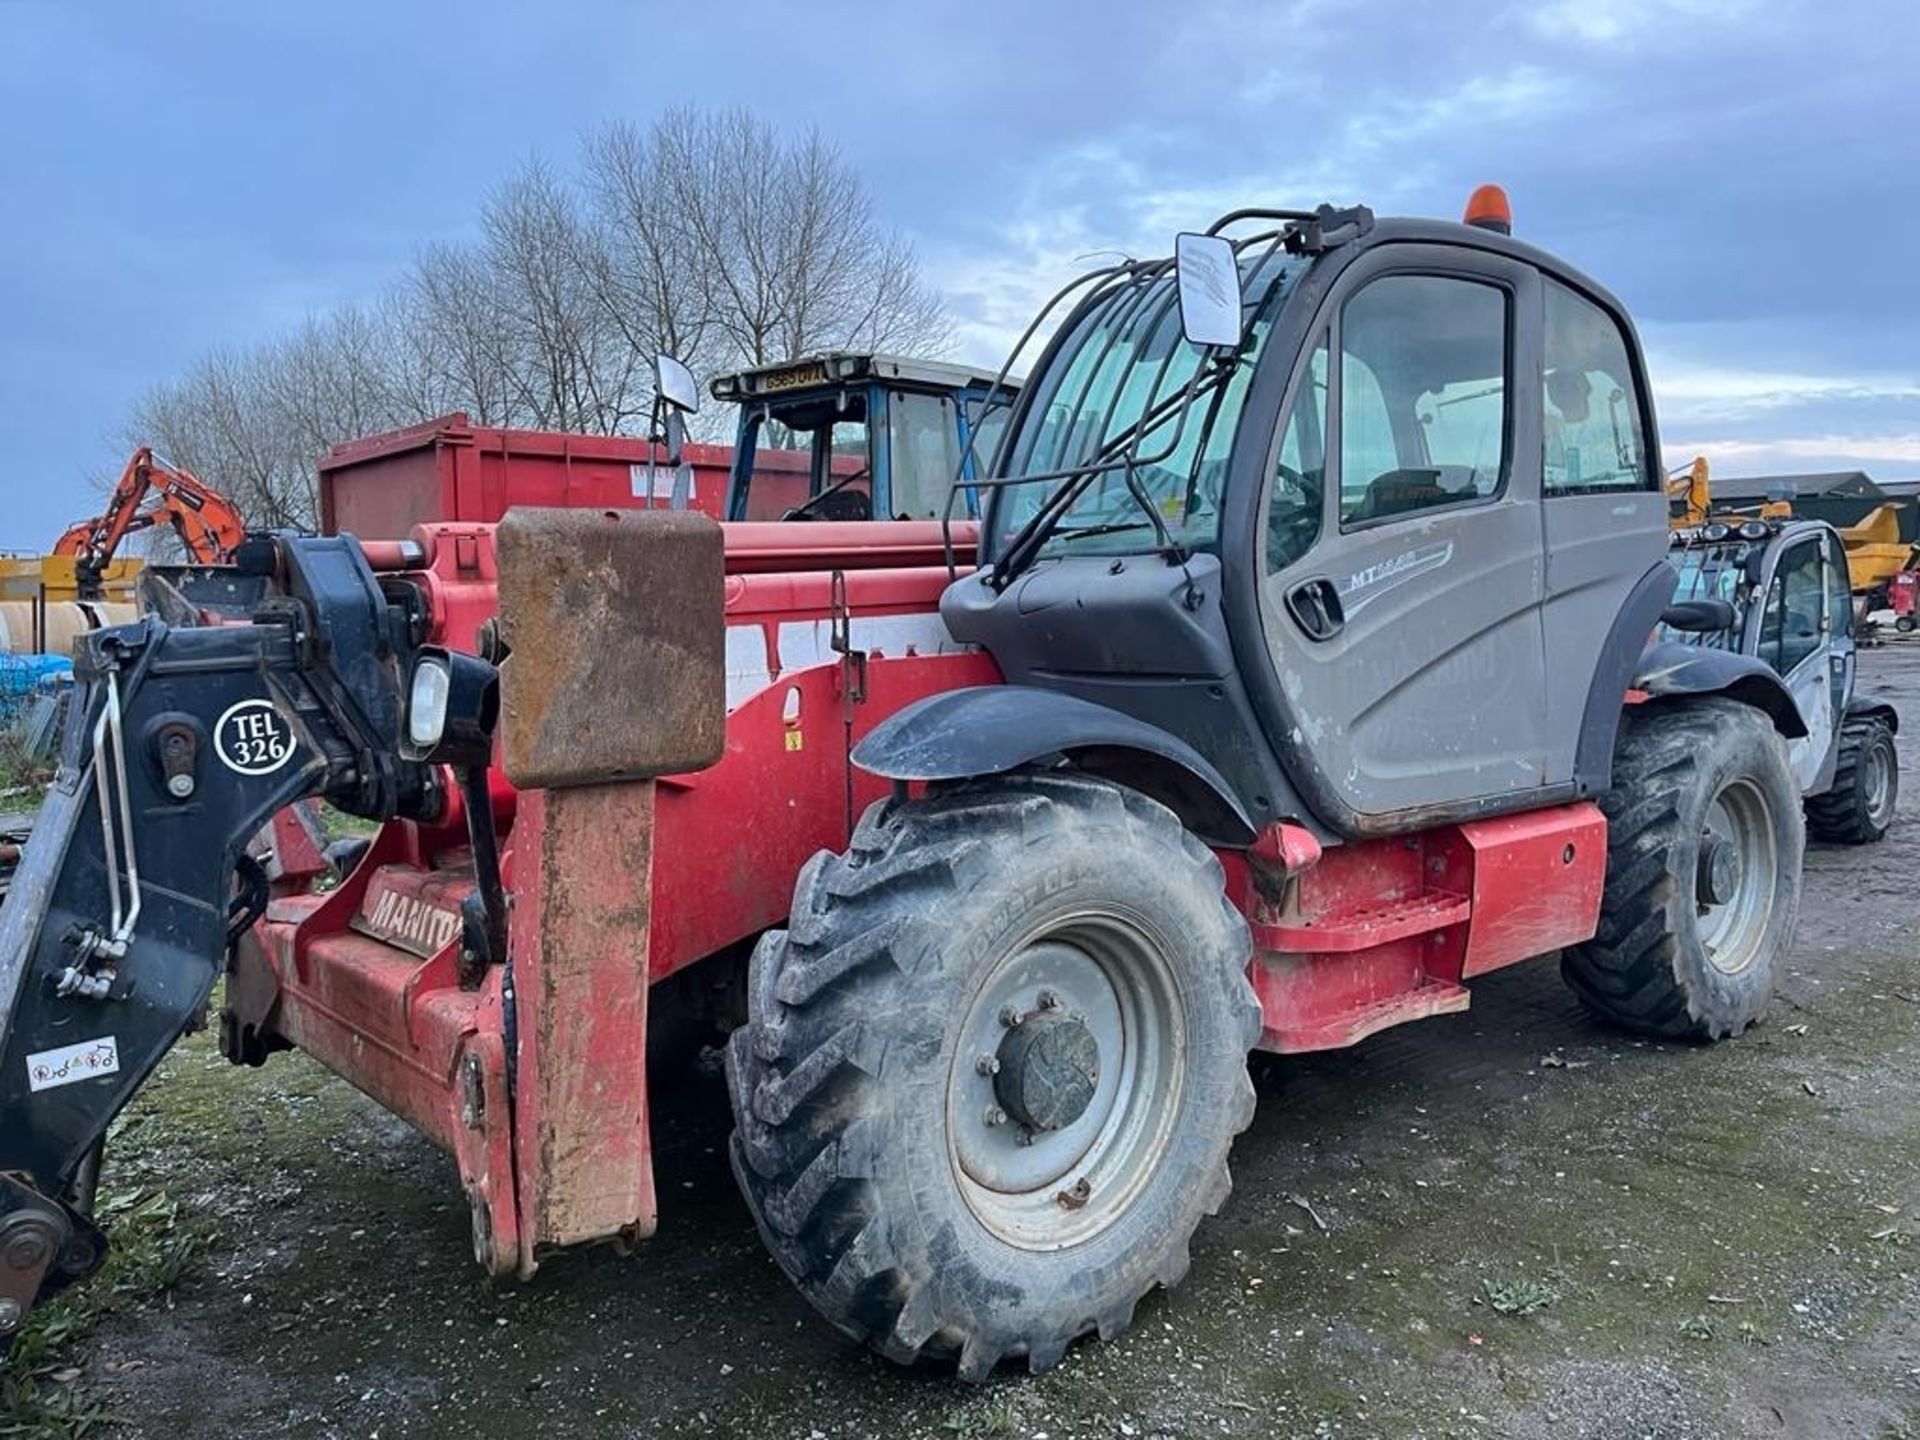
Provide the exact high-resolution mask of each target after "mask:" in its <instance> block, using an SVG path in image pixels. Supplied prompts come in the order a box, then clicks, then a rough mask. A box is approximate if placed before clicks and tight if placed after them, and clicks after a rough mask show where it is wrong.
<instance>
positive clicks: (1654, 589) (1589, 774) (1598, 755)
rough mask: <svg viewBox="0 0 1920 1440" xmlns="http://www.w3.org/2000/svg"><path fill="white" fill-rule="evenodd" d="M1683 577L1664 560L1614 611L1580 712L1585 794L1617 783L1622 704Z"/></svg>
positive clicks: (1577, 765)
mask: <svg viewBox="0 0 1920 1440" xmlns="http://www.w3.org/2000/svg"><path fill="white" fill-rule="evenodd" d="M1679 583H1680V577H1679V575H1678V574H1677V573H1676V572H1675V570H1674V568H1673V566H1671V565H1669V564H1668V563H1667V562H1666V561H1665V560H1661V561H1660V562H1659V563H1658V564H1656V565H1655V566H1654V567H1653V568H1652V569H1650V570H1648V571H1647V573H1646V574H1644V575H1642V576H1641V577H1640V578H1639V580H1637V581H1635V582H1634V586H1633V589H1631V590H1629V591H1628V592H1627V598H1626V600H1625V601H1623V602H1622V603H1621V606H1620V613H1619V614H1617V615H1615V616H1614V617H1613V628H1612V629H1611V630H1609V631H1608V632H1607V641H1606V644H1604V645H1602V646H1601V647H1600V655H1599V658H1598V659H1597V660H1596V662H1595V664H1594V667H1593V678H1592V679H1591V680H1590V681H1588V682H1587V703H1586V705H1585V706H1584V707H1582V709H1581V712H1580V739H1579V742H1578V744H1577V745H1576V746H1575V748H1574V753H1573V778H1574V780H1575V781H1576V782H1578V784H1579V786H1580V790H1581V793H1582V794H1586V795H1598V794H1600V793H1601V792H1602V791H1604V790H1606V789H1608V788H1610V787H1611V786H1612V784H1613V744H1614V741H1615V740H1616V739H1617V738H1618V737H1619V733H1620V706H1621V704H1622V702H1624V701H1625V699H1626V695H1627V691H1628V690H1629V689H1631V688H1632V686H1633V674H1634V671H1635V670H1636V669H1638V668H1639V665H1640V655H1641V652H1642V651H1644V650H1645V649H1646V648H1647V637H1648V636H1649V635H1651V634H1652V633H1653V628H1654V626H1656V625H1658V624H1659V623H1660V617H1661V615H1663V614H1665V613H1666V609H1667V604H1668V602H1669V601H1671V600H1672V599H1673V591H1674V587H1675V586H1676V585H1678V584H1679Z"/></svg>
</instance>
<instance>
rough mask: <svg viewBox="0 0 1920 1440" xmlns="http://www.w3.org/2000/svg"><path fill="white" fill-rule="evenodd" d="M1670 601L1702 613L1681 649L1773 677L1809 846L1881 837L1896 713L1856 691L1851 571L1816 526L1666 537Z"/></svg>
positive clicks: (1833, 533)
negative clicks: (1734, 655)
mask: <svg viewBox="0 0 1920 1440" xmlns="http://www.w3.org/2000/svg"><path fill="white" fill-rule="evenodd" d="M1671 546H1672V548H1671V549H1670V551H1669V559H1670V560H1671V562H1672V564H1673V567H1674V569H1675V571H1676V572H1677V573H1678V575H1679V586H1678V588H1677V590H1676V591H1675V599H1676V600H1677V601H1679V602H1680V603H1681V604H1683V605H1685V606H1687V607H1689V608H1691V609H1694V610H1698V611H1700V612H1701V619H1700V620H1699V621H1698V623H1697V624H1696V627H1695V628H1694V629H1692V630H1690V631H1685V632H1672V633H1670V636H1669V638H1671V639H1674V640H1677V641H1680V642H1682V643H1686V644H1691V645H1698V646H1706V647H1713V648H1719V649H1724V650H1733V651H1737V652H1738V653H1740V654H1742V655H1752V656H1755V657H1756V658H1758V659H1759V660H1761V661H1762V662H1763V663H1764V664H1766V665H1767V666H1768V667H1769V668H1770V669H1772V670H1774V671H1775V672H1776V673H1778V674H1779V675H1780V677H1781V679H1782V681H1783V682H1784V683H1785V685H1786V687H1787V690H1788V693H1790V694H1791V695H1792V696H1793V700H1794V704H1795V706H1796V707H1797V708H1798V709H1799V711H1800V717H1801V719H1802V720H1803V721H1804V722H1805V724H1806V728H1807V733H1806V734H1805V735H1803V736H1801V737H1800V738H1798V739H1796V740H1794V741H1792V742H1791V743H1790V744H1789V746H1788V749H1787V758H1788V762H1789V763H1790V764H1791V765H1792V766H1793V776H1794V780H1795V781H1796V782H1797V783H1798V784H1799V786H1800V793H1801V794H1802V795H1803V796H1804V797H1805V800H1806V811H1807V829H1808V832H1809V833H1810V834H1811V835H1812V836H1813V837H1814V838H1815V839H1818V840H1828V841H1833V842H1836V843H1839V844H1843V845H1866V844H1871V843H1873V842H1875V841H1878V840H1881V839H1883V838H1885V836H1886V833H1887V827H1888V826H1890V825H1891V824H1892V823H1893V815H1894V810H1895V809H1896V808H1897V806H1898V803H1899V797H1900V760H1899V754H1898V752H1897V751H1896V750H1895V749H1894V744H1893V737H1894V735H1895V734H1896V733H1897V732H1898V731H1899V729H1900V715H1899V712H1898V711H1896V710H1895V709H1894V708H1893V706H1892V705H1891V704H1889V703H1888V702H1887V701H1885V700H1883V699H1880V698H1878V697H1876V696H1871V695H1862V694H1859V693H1858V692H1857V690H1856V688H1855V682H1856V680H1857V679H1858V676H1859V655H1858V649H1859V646H1858V640H1857V638H1856V635H1855V626H1854V612H1855V602H1854V597H1853V567H1852V566H1851V564H1850V557H1849V554H1848V551H1847V548H1846V545H1845V543H1844V542H1843V540H1842V537H1841V533H1840V531H1838V530H1837V529H1835V528H1834V527H1833V526H1832V525H1829V524H1828V523H1827V522H1826V521H1824V520H1796V519H1793V518H1792V517H1790V516H1789V517H1787V518H1784V519H1782V518H1779V517H1770V518H1764V519H1763V518H1756V517H1740V516H1729V517H1727V518H1726V519H1723V520H1708V521H1706V522H1704V523H1701V524H1698V525H1690V526H1685V527H1683V528H1681V529H1678V530H1675V531H1674V533H1673V538H1672V542H1671Z"/></svg>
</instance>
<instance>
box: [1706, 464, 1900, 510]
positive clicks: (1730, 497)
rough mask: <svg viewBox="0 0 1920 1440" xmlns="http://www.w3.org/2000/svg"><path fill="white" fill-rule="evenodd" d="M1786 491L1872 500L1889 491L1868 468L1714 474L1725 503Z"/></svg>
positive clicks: (1800, 496) (1801, 496) (1805, 496)
mask: <svg viewBox="0 0 1920 1440" xmlns="http://www.w3.org/2000/svg"><path fill="white" fill-rule="evenodd" d="M1901 483H1906V484H1913V483H1915V482H1911V481H1908V482H1901ZM1783 493H1784V498H1787V499H1791V500H1813V499H1832V500H1872V499H1877V498H1879V497H1882V496H1884V495H1886V494H1887V493H1888V492H1887V490H1886V489H1885V487H1883V486H1881V485H1878V484H1876V483H1875V482H1874V480H1873V478H1872V477H1871V476H1869V475H1868V474H1867V472H1866V471H1864V470H1831V471H1827V472H1825V473H1823V474H1818V475H1730V476H1728V477H1726V478H1725V479H1722V478H1721V477H1720V476H1718V475H1715V476H1714V477H1713V498H1714V499H1715V500H1716V501H1718V502H1721V503H1725V504H1732V503H1735V502H1737V501H1745V500H1770V499H1773V498H1774V497H1775V496H1779V495H1782V494H1783ZM1909 493H1911V492H1909Z"/></svg>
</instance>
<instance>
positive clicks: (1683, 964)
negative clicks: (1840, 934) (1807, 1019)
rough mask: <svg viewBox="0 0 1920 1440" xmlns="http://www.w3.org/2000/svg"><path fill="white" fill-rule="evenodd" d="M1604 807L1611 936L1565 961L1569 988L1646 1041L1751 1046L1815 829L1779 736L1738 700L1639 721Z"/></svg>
mask: <svg viewBox="0 0 1920 1440" xmlns="http://www.w3.org/2000/svg"><path fill="white" fill-rule="evenodd" d="M1600 803H1601V809H1602V810H1603V811H1605V813H1606V817H1607V878H1606V889H1605V891H1604V893H1603V895H1602V898H1601V902H1600V923H1599V928H1598V929H1597V931H1596V932H1595V934H1594V937H1593V939H1592V940H1590V941H1588V942H1587V943H1586V944H1584V945H1578V946H1574V947H1573V948H1571V949H1569V950H1567V951H1566V952H1565V953H1564V955H1563V957H1562V960H1561V972H1562V974H1564V975H1565V977H1566V979H1567V983H1568V984H1569V985H1571V986H1572V987H1573V991H1574V993H1575V994H1576V995H1578V996H1579V997H1580V999H1581V1001H1582V1002H1584V1003H1585V1004H1586V1006H1587V1007H1588V1008H1589V1009H1590V1010H1592V1011H1593V1012H1594V1013H1595V1014H1597V1015H1599V1016H1601V1017H1602V1018H1604V1019H1607V1020H1610V1021H1612V1022H1613V1023H1615V1024H1618V1025H1621V1026H1623V1027H1625V1028H1627V1029H1630V1030H1636V1031H1639V1032H1641V1033H1643V1034H1649V1035H1660V1036H1665V1037H1667V1038H1671V1039H1701V1040H1717V1039H1720V1038H1722V1037H1723V1036H1728V1035H1737V1034H1739V1033H1740V1032H1741V1031H1742V1030H1744V1029H1746V1028H1747V1026H1749V1025H1751V1024H1753V1023H1754V1022H1755V1021H1756V1020H1758V1019H1760V1018H1761V1016H1762V1015H1764V1014H1765V1013H1766V1009H1767V1003H1768V1001H1769V1000H1770V999H1771V998H1772V994H1773V977H1774V971H1775V969H1776V967H1777V965H1778V963H1779V959H1780V957H1781V956H1782V955H1784V954H1785V953H1786V951H1787V947H1788V946H1789V945H1790V944H1791V943H1792V939H1793V926H1794V920H1795V918H1796V916H1797V915H1798V913H1799V908H1800V862H1801V858H1802V855H1803V853H1804V851H1805V848H1806V828H1805V823H1804V821H1803V819H1802V817H1801V813H1800V794H1799V789H1798V787H1797V786H1796V785H1795V783H1794V779H1793V770H1792V767H1791V766H1790V765H1789V763H1788V761H1787V752H1786V747H1785V745H1784V744H1783V743H1782V742H1781V740H1780V737H1779V735H1778V734H1776V733H1775V731H1774V729H1773V726H1772V723H1771V722H1770V721H1769V720H1768V719H1767V717H1766V716H1765V715H1763V714H1762V713H1761V712H1760V711H1758V710H1756V709H1754V708H1752V707H1751V706H1747V705H1742V704H1740V703H1738V702H1736V701H1732V700H1722V699H1698V700H1688V701H1681V702H1667V703H1664V704H1658V705H1645V706H1640V707H1636V708H1635V709H1634V710H1633V711H1630V712H1629V713H1628V714H1627V716H1626V717H1625V718H1624V719H1623V720H1622V721H1621V728H1620V737H1619V743H1618V747H1617V749H1616V751H1615V756H1614V767H1613V786H1612V788H1611V789H1610V790H1609V791H1608V793H1607V794H1606V795H1605V796H1604V797H1602V799H1601V802H1600Z"/></svg>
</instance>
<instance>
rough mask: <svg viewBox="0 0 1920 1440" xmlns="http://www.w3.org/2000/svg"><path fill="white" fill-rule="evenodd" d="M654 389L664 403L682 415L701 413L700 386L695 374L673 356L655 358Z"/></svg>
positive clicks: (657, 356)
mask: <svg viewBox="0 0 1920 1440" xmlns="http://www.w3.org/2000/svg"><path fill="white" fill-rule="evenodd" d="M653 388H654V390H655V392H656V393H657V394H658V395H659V396H660V399H661V401H662V402H663V403H665V404H667V405H670V406H672V407H673V408H674V409H675V410H678V411H680V412H681V413H682V414H686V415H694V414H697V413H699V410H700V386H699V385H698V384H697V383H695V381H694V378H693V372H692V371H691V370H689V369H688V368H687V367H686V366H685V365H682V364H681V363H680V362H679V361H678V360H676V359H674V358H673V356H671V355H656V356H654V358H653Z"/></svg>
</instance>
